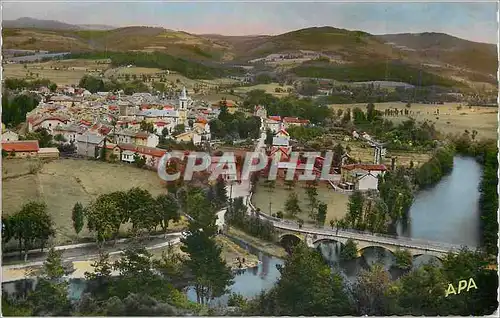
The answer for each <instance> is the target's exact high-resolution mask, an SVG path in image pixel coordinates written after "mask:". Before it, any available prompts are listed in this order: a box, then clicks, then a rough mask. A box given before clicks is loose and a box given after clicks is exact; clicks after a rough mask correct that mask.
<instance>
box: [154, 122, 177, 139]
mask: <svg viewBox="0 0 500 318" xmlns="http://www.w3.org/2000/svg"><path fill="white" fill-rule="evenodd" d="M175 126H176V121H175V120H172V119H165V120H159V121H157V122H154V123H153V127H154V129H155V133H156V134H157V135H162V134H163V129H165V128H166V129H167V131H168V133H169V134H170V133H171V132H172V131H174V128H175Z"/></svg>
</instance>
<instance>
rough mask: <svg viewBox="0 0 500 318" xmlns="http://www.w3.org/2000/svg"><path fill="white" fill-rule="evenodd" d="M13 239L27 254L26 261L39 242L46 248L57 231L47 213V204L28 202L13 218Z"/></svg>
mask: <svg viewBox="0 0 500 318" xmlns="http://www.w3.org/2000/svg"><path fill="white" fill-rule="evenodd" d="M9 223H10V224H9V225H11V226H13V237H14V238H15V239H17V240H18V241H19V246H20V248H21V250H22V251H24V252H25V254H24V260H25V261H26V260H27V259H28V251H29V250H30V249H31V248H32V247H34V246H35V242H38V244H39V246H40V247H41V248H42V250H43V248H44V246H45V244H46V243H47V241H48V240H49V238H50V237H52V236H54V234H55V231H54V228H53V222H52V219H51V217H50V215H49V214H48V213H47V206H46V205H45V203H39V202H34V201H31V202H28V203H26V204H25V205H23V207H22V208H21V210H20V211H19V212H17V213H16V214H14V215H13V216H12V219H11V222H9Z"/></svg>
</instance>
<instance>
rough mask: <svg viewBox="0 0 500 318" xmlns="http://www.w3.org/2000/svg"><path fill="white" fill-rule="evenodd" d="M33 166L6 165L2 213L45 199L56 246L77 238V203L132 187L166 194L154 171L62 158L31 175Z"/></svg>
mask: <svg viewBox="0 0 500 318" xmlns="http://www.w3.org/2000/svg"><path fill="white" fill-rule="evenodd" d="M33 167H36V162H35V161H31V162H28V161H25V160H5V161H4V162H3V166H2V170H3V187H2V189H3V192H2V194H3V196H2V199H3V201H2V207H3V212H4V213H5V214H7V215H8V214H12V213H15V212H17V211H18V210H19V209H20V208H21V206H22V205H23V204H25V203H26V202H28V201H29V200H43V201H44V202H45V203H46V204H47V207H48V211H49V213H50V214H51V215H52V217H53V220H54V223H55V227H56V232H57V234H56V237H55V242H54V243H56V244H63V243H68V242H73V241H75V239H76V235H75V233H74V230H73V226H72V222H71V211H72V209H73V206H74V205H75V203H76V202H81V203H82V204H83V205H86V204H88V203H89V202H90V201H91V200H92V199H94V198H96V197H97V196H98V195H100V194H103V193H108V192H112V191H118V190H128V189H130V188H132V187H141V188H144V189H146V190H148V191H150V192H151V194H152V195H155V196H156V195H158V194H160V193H163V192H164V191H165V190H164V187H163V186H162V185H161V183H160V179H159V178H158V176H157V175H156V173H154V172H153V171H148V170H141V169H137V168H135V167H132V166H127V165H123V164H109V163H102V162H97V161H85V160H71V159H61V160H55V161H52V162H49V163H45V164H43V166H42V167H40V168H41V169H40V171H39V172H36V173H35V174H30V173H29V172H30V170H32V171H33V170H34V169H35V168H33ZM179 226H184V224H180V225H178V227H179ZM122 230H123V232H125V231H126V230H127V227H126V226H123V227H122ZM87 236H89V233H88V231H87V229H86V228H84V229H83V230H82V232H81V233H80V235H79V237H80V238H83V237H87Z"/></svg>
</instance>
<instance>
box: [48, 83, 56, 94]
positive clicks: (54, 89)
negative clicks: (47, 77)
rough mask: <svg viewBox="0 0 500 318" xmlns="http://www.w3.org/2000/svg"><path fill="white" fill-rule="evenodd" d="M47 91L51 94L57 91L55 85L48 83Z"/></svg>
mask: <svg viewBox="0 0 500 318" xmlns="http://www.w3.org/2000/svg"><path fill="white" fill-rule="evenodd" d="M49 89H50V91H51V92H52V93H54V92H55V91H56V90H57V84H56V83H50V85H49Z"/></svg>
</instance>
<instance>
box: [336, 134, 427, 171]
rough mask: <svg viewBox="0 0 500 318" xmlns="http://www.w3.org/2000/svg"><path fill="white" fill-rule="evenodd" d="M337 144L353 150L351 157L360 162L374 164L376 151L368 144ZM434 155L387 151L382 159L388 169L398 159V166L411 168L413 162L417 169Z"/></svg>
mask: <svg viewBox="0 0 500 318" xmlns="http://www.w3.org/2000/svg"><path fill="white" fill-rule="evenodd" d="M336 143H340V144H341V145H342V147H344V149H345V148H346V147H349V148H350V149H351V150H350V151H349V155H350V156H351V157H352V158H353V159H354V160H356V161H358V162H363V163H372V162H373V156H374V150H373V148H371V147H370V146H368V145H367V144H366V143H364V142H362V141H354V140H351V141H338V142H336ZM431 156H432V153H430V152H429V153H423V152H411V151H392V150H387V153H386V155H385V158H382V162H381V163H382V164H385V165H386V166H387V167H390V166H391V158H392V157H395V158H396V162H395V164H396V166H406V167H408V166H410V162H413V165H414V166H415V167H419V166H421V165H422V164H424V163H426V162H427V161H429V160H430V159H431Z"/></svg>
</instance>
